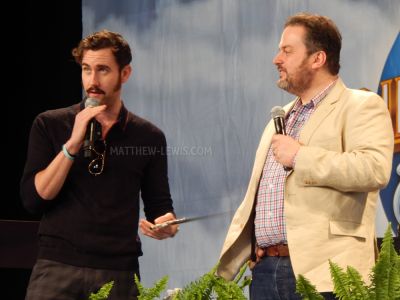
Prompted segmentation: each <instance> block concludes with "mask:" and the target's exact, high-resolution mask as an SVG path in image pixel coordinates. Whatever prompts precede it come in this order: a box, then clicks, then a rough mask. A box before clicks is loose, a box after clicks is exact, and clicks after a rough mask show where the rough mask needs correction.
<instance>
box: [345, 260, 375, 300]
mask: <svg viewBox="0 0 400 300" xmlns="http://www.w3.org/2000/svg"><path fill="white" fill-rule="evenodd" d="M347 279H348V282H349V289H350V291H351V295H352V297H353V299H357V300H369V299H371V297H370V296H371V295H370V292H369V291H368V287H367V286H366V285H365V283H364V281H363V280H362V277H361V275H360V273H359V272H358V271H357V270H356V269H354V268H353V267H351V266H348V267H347Z"/></svg>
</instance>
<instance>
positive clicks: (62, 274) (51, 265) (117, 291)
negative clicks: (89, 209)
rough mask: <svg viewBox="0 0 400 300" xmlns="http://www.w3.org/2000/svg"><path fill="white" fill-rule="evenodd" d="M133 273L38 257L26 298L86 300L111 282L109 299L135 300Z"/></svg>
mask: <svg viewBox="0 0 400 300" xmlns="http://www.w3.org/2000/svg"><path fill="white" fill-rule="evenodd" d="M134 274H137V275H138V276H139V270H133V271H120V270H105V269H92V268H84V267H75V266H71V265H66V264H63V263H59V262H55V261H51V260H45V259H39V260H38V261H37V262H36V264H35V266H34V268H33V270H32V275H31V278H30V281H29V286H28V290H27V293H26V298H25V300H50V299H52V300H54V299H57V300H77V299H79V300H81V299H89V296H90V294H91V293H96V292H97V291H98V290H99V289H100V288H101V287H102V286H103V285H104V284H105V283H107V282H110V281H114V285H113V288H112V289H111V293H110V295H109V298H108V300H128V299H129V300H137V295H138V292H137V288H136V285H135V282H134Z"/></svg>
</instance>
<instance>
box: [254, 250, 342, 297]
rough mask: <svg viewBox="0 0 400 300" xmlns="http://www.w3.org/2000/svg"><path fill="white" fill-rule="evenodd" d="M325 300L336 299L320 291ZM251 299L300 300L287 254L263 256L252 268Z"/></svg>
mask: <svg viewBox="0 0 400 300" xmlns="http://www.w3.org/2000/svg"><path fill="white" fill-rule="evenodd" d="M322 295H323V296H324V298H325V299H326V300H334V299H336V298H335V297H334V296H333V294H332V293H322ZM250 299H251V300H301V297H300V295H299V294H297V293H296V278H295V276H294V273H293V269H292V264H291V262H290V258H289V257H288V256H286V257H282V256H265V257H264V258H262V259H261V260H260V262H258V263H257V264H256V265H255V267H254V268H253V270H252V282H251V285H250Z"/></svg>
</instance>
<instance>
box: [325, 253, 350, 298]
mask: <svg viewBox="0 0 400 300" xmlns="http://www.w3.org/2000/svg"><path fill="white" fill-rule="evenodd" d="M329 266H330V271H331V276H332V280H333V285H334V293H335V295H336V296H338V297H339V298H340V299H343V300H352V299H354V298H352V295H351V290H350V283H349V279H348V277H347V274H346V273H345V272H344V271H343V269H342V268H341V267H339V265H338V264H336V263H334V262H332V261H330V260H329Z"/></svg>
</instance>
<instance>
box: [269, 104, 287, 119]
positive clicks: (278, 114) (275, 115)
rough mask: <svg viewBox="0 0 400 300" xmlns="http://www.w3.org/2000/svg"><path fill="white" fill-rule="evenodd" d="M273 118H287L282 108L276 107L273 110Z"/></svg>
mask: <svg viewBox="0 0 400 300" xmlns="http://www.w3.org/2000/svg"><path fill="white" fill-rule="evenodd" d="M271 117H272V118H278V117H282V118H284V117H285V111H284V109H283V108H282V107H281V106H274V107H273V108H272V109H271Z"/></svg>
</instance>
